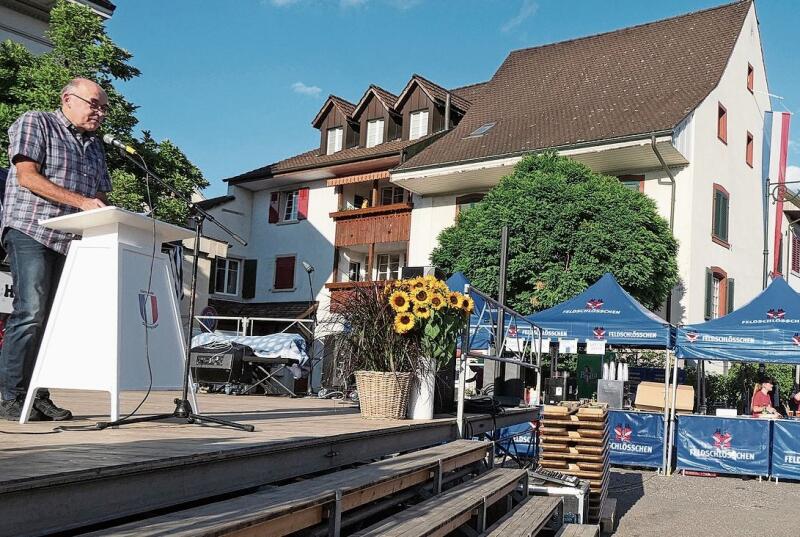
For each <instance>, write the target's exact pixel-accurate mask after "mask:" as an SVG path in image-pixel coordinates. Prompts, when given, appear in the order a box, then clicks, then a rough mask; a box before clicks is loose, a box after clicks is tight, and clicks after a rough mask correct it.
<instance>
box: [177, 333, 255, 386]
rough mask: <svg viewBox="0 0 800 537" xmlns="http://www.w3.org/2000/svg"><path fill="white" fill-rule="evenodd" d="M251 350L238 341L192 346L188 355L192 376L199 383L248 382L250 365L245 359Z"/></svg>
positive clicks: (251, 352) (250, 373)
mask: <svg viewBox="0 0 800 537" xmlns="http://www.w3.org/2000/svg"><path fill="white" fill-rule="evenodd" d="M252 354H253V350H252V349H251V348H250V347H248V346H246V345H241V344H239V343H229V344H225V345H221V344H219V343H213V344H209V345H203V346H200V347H194V348H193V349H192V352H191V353H190V355H189V366H190V367H191V369H192V377H193V378H194V381H195V382H197V383H199V384H235V383H248V382H250V380H251V377H252V374H253V372H252V367H251V365H250V364H249V363H248V362H246V361H245V357H246V356H252Z"/></svg>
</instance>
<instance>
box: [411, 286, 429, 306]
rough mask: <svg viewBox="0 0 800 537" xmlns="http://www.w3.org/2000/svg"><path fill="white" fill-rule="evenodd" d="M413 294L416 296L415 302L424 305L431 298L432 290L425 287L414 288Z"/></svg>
mask: <svg viewBox="0 0 800 537" xmlns="http://www.w3.org/2000/svg"><path fill="white" fill-rule="evenodd" d="M412 296H413V297H414V302H416V303H417V304H423V305H424V304H427V303H428V301H429V300H430V299H431V292H430V291H428V290H427V289H424V288H421V289H414V294H413V295H412Z"/></svg>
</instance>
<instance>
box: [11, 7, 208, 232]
mask: <svg viewBox="0 0 800 537" xmlns="http://www.w3.org/2000/svg"><path fill="white" fill-rule="evenodd" d="M48 37H49V39H50V40H51V41H52V43H53V50H52V51H50V52H47V53H45V54H42V55H39V56H34V55H33V54H31V53H30V52H28V51H27V50H26V49H25V48H24V47H23V46H22V45H20V44H19V43H15V42H12V41H10V40H7V41H4V42H2V43H0V147H3V148H6V147H8V128H9V127H10V126H11V124H12V123H13V122H14V121H15V120H16V119H17V117H19V116H20V115H21V114H23V113H24V112H27V111H29V110H55V109H56V108H58V107H59V105H60V96H59V92H60V90H61V88H62V87H64V85H66V83H67V82H69V80H70V79H72V78H74V77H84V78H89V79H91V80H94V81H95V82H97V83H98V84H100V85H101V86H102V87H103V89H104V90H105V91H106V93H107V94H108V101H109V114H108V116H107V117H106V120H105V122H104V124H103V127H102V131H103V133H111V134H114V135H115V136H117V137H119V138H121V139H123V140H127V141H128V143H129V144H130V145H133V146H134V147H136V149H137V151H138V152H139V153H140V154H141V155H142V158H143V159H144V160H145V162H146V163H147V165H148V166H149V168H150V169H151V170H152V171H154V172H155V173H156V174H158V175H159V176H160V177H161V178H162V179H164V180H165V181H167V182H169V183H170V184H171V185H173V186H174V187H175V188H176V189H177V190H178V191H179V192H180V193H181V194H182V195H183V196H185V197H189V196H190V195H191V194H192V192H194V191H195V190H197V189H202V188H204V187H206V186H208V182H207V181H206V180H205V179H204V178H203V174H202V173H201V172H200V170H199V169H198V168H197V167H195V166H194V165H193V164H192V163H191V162H190V161H189V159H187V158H186V155H184V154H183V152H182V151H181V150H180V149H179V148H178V147H177V146H175V145H174V144H173V143H172V142H170V141H169V140H163V141H161V142H158V141H156V140H154V139H153V138H152V136H150V133H149V132H147V131H144V133H143V134H142V136H141V138H140V139H137V138H136V137H135V136H134V128H135V127H136V125H137V124H138V120H137V119H136V115H135V112H136V108H137V107H136V106H135V105H134V104H133V103H131V102H129V101H128V100H127V99H125V97H124V96H123V95H122V94H121V93H120V92H119V91H117V90H116V88H115V87H114V82H115V81H126V80H130V79H132V78H135V77H137V76H139V75H140V72H139V70H138V69H136V68H135V67H133V66H132V65H130V64H129V61H130V60H131V54H130V53H129V52H127V51H126V50H124V49H122V48H120V47H119V46H117V45H116V44H114V42H113V41H112V40H111V39H110V38H109V37H108V35H107V34H106V32H105V28H104V27H103V23H102V20H101V19H100V17H98V16H97V15H95V14H94V13H93V12H92V11H91V10H90V9H89V8H87V7H85V6H83V5H81V4H77V3H72V2H68V1H66V0H59V1H58V2H56V5H55V6H54V7H53V9H52V11H51V14H50V28H49V31H48ZM107 156H108V164H109V169H110V170H111V178H112V183H113V186H114V190H113V191H112V192H111V194H110V196H109V199H110V201H111V203H113V204H114V205H117V206H119V207H124V208H126V209H131V210H134V211H140V210H141V209H142V206H143V203H146V202H147V201H148V193H147V184H146V182H145V181H144V180H143V175H144V174H143V173H142V172H141V171H140V170H138V169H137V168H136V167H134V166H133V165H131V164H130V163H129V162H127V161H126V160H125V159H123V158H122V157H120V156H119V155H117V154H116V152H113V151H109V152H108V154H107ZM8 165H9V163H8V155H7V154H6V152H5V151H0V166H4V167H7V166H8ZM149 199H150V200H151V201H152V204H151V205H153V206H155V215H156V217H158V218H160V219H162V220H165V221H168V222H173V223H176V224H183V223H185V222H186V217H187V215H188V209H187V207H186V205H185V204H184V203H183V202H180V201H178V200H176V199H174V198H173V197H172V195H171V194H169V193H167V192H165V191H164V190H163V189H162V188H160V187H158V186H156V185H154V184H150V196H149Z"/></svg>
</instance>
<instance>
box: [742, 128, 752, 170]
mask: <svg viewBox="0 0 800 537" xmlns="http://www.w3.org/2000/svg"><path fill="white" fill-rule="evenodd" d="M744 161H745V162H746V163H747V165H748V166H750V167H751V168H752V167H753V135H752V134H750V132H748V133H747V145H746V146H745V152H744Z"/></svg>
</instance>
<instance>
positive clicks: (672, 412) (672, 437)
mask: <svg viewBox="0 0 800 537" xmlns="http://www.w3.org/2000/svg"><path fill="white" fill-rule="evenodd" d="M674 361H675V364H674V365H673V366H672V405H671V409H670V419H669V421H670V423H669V431H664V435H665V436H664V441H665V442H666V440H667V439H669V446H668V448H667V468H666V470H667V475H670V474H671V473H672V448H673V447H674V445H675V404H676V400H677V398H678V357H677V356H675V358H674Z"/></svg>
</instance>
